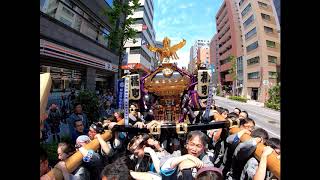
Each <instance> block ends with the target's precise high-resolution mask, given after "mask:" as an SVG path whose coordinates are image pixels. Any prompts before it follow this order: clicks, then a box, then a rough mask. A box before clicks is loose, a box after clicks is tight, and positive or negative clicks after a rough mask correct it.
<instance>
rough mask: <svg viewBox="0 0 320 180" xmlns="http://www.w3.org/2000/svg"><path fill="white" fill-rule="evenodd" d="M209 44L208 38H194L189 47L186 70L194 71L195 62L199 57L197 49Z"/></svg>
mask: <svg viewBox="0 0 320 180" xmlns="http://www.w3.org/2000/svg"><path fill="white" fill-rule="evenodd" d="M209 45H210V41H209V40H203V39H199V40H196V41H195V42H194V44H193V46H191V48H190V61H189V65H188V71H189V72H190V73H194V71H195V69H196V68H197V67H196V62H197V60H198V59H199V57H198V51H199V49H200V48H201V47H202V46H209Z"/></svg>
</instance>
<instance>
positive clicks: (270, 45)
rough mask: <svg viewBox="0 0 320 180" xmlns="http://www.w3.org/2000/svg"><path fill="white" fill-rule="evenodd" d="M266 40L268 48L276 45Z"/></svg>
mask: <svg viewBox="0 0 320 180" xmlns="http://www.w3.org/2000/svg"><path fill="white" fill-rule="evenodd" d="M266 42H267V46H268V47H269V48H275V47H276V43H275V42H273V41H269V40H267V41H266Z"/></svg>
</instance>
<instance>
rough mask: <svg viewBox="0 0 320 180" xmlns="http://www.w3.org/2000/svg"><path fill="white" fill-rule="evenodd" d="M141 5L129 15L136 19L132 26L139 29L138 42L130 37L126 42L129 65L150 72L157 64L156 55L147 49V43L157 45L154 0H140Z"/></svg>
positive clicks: (143, 71) (142, 71)
mask: <svg viewBox="0 0 320 180" xmlns="http://www.w3.org/2000/svg"><path fill="white" fill-rule="evenodd" d="M139 3H140V7H139V8H137V9H136V10H135V12H134V13H133V15H131V16H129V17H131V18H133V19H134V20H135V24H134V25H133V26H132V27H133V28H134V29H136V30H137V31H138V33H137V35H136V38H135V40H136V42H134V41H133V39H129V40H128V41H127V42H126V44H125V49H126V53H127V54H128V62H127V65H135V67H136V68H138V69H140V70H141V71H140V72H141V73H148V72H150V71H151V70H153V69H154V68H155V66H156V63H157V62H156V55H155V53H154V52H151V51H149V50H148V49H147V47H146V45H147V44H150V45H153V46H155V36H156V35H155V31H154V27H153V12H154V8H153V7H154V4H153V0H139Z"/></svg>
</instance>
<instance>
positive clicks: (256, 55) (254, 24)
mask: <svg viewBox="0 0 320 180" xmlns="http://www.w3.org/2000/svg"><path fill="white" fill-rule="evenodd" d="M271 3H272V2H270V1H265V0H263V1H255V0H240V1H239V0H238V1H237V7H238V8H239V10H240V11H239V12H240V21H241V28H242V31H243V36H242V38H243V46H244V58H243V59H244V61H243V83H244V85H245V86H244V89H243V90H244V94H245V95H246V96H247V98H250V99H252V100H257V101H259V102H265V101H266V100H267V98H268V90H269V88H271V87H272V86H274V85H276V84H277V81H278V80H277V77H278V73H279V72H278V70H277V69H279V67H280V39H279V34H278V32H277V24H276V19H275V18H276V15H275V13H274V12H273V10H272V6H271ZM277 67H278V68H277Z"/></svg>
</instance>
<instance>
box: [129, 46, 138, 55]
mask: <svg viewBox="0 0 320 180" xmlns="http://www.w3.org/2000/svg"><path fill="white" fill-rule="evenodd" d="M140 51H141V47H130V54H140Z"/></svg>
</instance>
